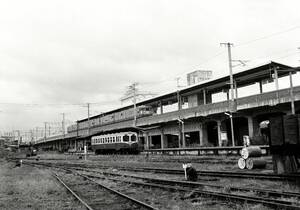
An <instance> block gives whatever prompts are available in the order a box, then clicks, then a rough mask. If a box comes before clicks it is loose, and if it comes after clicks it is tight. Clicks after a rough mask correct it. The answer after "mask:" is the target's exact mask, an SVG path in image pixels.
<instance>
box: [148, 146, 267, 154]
mask: <svg viewBox="0 0 300 210" xmlns="http://www.w3.org/2000/svg"><path fill="white" fill-rule="evenodd" d="M259 147H260V148H261V149H262V152H263V155H269V154H270V147H269V145H259ZM243 148H244V147H243V146H234V147H233V146H229V147H228V146H227V147H186V148H164V149H146V150H144V153H148V154H173V155H184V154H196V155H201V154H212V155H218V154H221V153H223V154H227V155H228V154H232V155H239V154H240V151H241V150H242V149H243Z"/></svg>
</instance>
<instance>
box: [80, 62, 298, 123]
mask: <svg viewBox="0 0 300 210" xmlns="http://www.w3.org/2000/svg"><path fill="white" fill-rule="evenodd" d="M275 68H276V69H277V70H278V77H283V76H286V75H288V74H289V72H290V71H292V70H293V69H296V70H298V71H299V67H297V68H293V67H291V66H288V65H284V64H281V63H277V62H274V61H270V62H268V63H266V64H263V65H259V66H256V67H253V68H250V69H247V70H243V71H239V72H236V73H234V74H233V78H234V80H235V81H237V85H238V87H243V86H246V85H250V84H253V83H255V82H257V81H259V80H264V79H269V78H270V77H271V72H272V71H273V70H274V69H275ZM229 81H230V76H229V75H227V76H220V77H217V78H213V79H210V80H206V81H203V82H201V83H197V84H195V85H191V86H188V87H184V88H180V89H178V90H176V91H173V92H170V93H165V94H161V95H159V96H155V97H153V98H150V99H146V100H143V101H140V102H138V103H136V105H137V106H141V105H147V104H151V103H156V102H158V101H160V100H161V101H163V100H167V99H169V98H174V97H177V94H178V92H179V93H181V94H183V95H184V94H188V93H189V92H192V91H194V90H198V89H205V90H206V91H210V92H219V91H222V90H223V89H225V88H229ZM129 108H133V104H132V105H128V106H124V107H120V108H117V109H114V110H111V111H108V112H105V113H101V114H99V115H95V116H92V117H90V120H92V119H95V118H98V117H100V116H105V115H108V114H112V113H114V112H119V111H123V110H126V109H129ZM86 120H88V118H84V119H82V120H78V122H83V121H86Z"/></svg>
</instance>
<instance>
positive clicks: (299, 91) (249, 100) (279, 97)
mask: <svg viewBox="0 0 300 210" xmlns="http://www.w3.org/2000/svg"><path fill="white" fill-rule="evenodd" d="M294 97H295V100H300V86H297V87H294ZM290 101H291V98H290V89H289V88H286V89H281V90H278V91H272V92H267V93H262V94H257V95H252V96H246V97H243V98H238V99H236V109H237V110H241V109H247V108H253V107H259V106H266V105H269V106H274V105H276V104H278V103H287V102H290ZM230 103H232V102H231V101H222V102H218V103H211V104H205V105H200V106H197V107H192V108H187V109H182V110H178V111H173V112H168V113H164V114H159V115H152V116H149V117H143V118H140V119H138V121H137V125H138V126H145V125H151V124H155V123H162V122H169V121H174V120H177V119H178V118H181V119H187V118H191V117H199V116H203V117H205V116H208V115H212V114H218V113H223V112H227V111H230V107H231V106H233V104H230Z"/></svg>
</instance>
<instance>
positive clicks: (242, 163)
mask: <svg viewBox="0 0 300 210" xmlns="http://www.w3.org/2000/svg"><path fill="white" fill-rule="evenodd" d="M238 166H239V168H240V169H245V168H246V161H245V159H244V158H240V159H239V160H238Z"/></svg>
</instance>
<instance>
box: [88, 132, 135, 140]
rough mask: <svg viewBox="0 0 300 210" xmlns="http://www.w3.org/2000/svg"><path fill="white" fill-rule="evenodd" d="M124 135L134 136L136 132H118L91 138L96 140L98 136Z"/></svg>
mask: <svg viewBox="0 0 300 210" xmlns="http://www.w3.org/2000/svg"><path fill="white" fill-rule="evenodd" d="M124 134H136V132H132V131H129V132H119V133H108V134H101V135H97V136H93V137H92V138H97V137H100V136H116V135H124Z"/></svg>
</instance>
